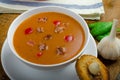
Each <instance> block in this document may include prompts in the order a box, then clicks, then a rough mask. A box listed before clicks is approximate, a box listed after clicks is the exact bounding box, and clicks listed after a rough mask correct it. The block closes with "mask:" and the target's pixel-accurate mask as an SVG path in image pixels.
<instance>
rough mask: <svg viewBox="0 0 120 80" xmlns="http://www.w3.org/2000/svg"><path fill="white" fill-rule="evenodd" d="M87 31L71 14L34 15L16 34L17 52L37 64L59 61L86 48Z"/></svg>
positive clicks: (25, 21)
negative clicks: (84, 46) (85, 32)
mask: <svg viewBox="0 0 120 80" xmlns="http://www.w3.org/2000/svg"><path fill="white" fill-rule="evenodd" d="M84 41H85V34H84V31H83V29H82V27H81V25H80V24H79V23H78V22H77V21H76V20H74V19H73V18H72V17H70V16H67V15H65V14H61V13H56V12H45V13H39V14H35V15H33V16H31V17H29V18H27V19H26V20H24V21H23V22H22V23H21V24H20V25H19V27H18V28H17V29H16V32H15V34H14V39H13V43H14V47H15V50H16V52H17V53H18V55H20V56H21V57H22V58H24V59H25V60H27V61H30V62H33V63H37V64H44V65H47V64H56V63H61V62H64V61H66V60H69V59H71V58H72V57H74V56H75V55H77V54H78V53H79V52H80V50H81V49H82V48H83V45H84Z"/></svg>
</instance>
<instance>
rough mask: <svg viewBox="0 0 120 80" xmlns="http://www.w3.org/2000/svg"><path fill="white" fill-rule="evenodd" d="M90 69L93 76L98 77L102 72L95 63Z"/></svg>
mask: <svg viewBox="0 0 120 80" xmlns="http://www.w3.org/2000/svg"><path fill="white" fill-rule="evenodd" d="M88 69H89V71H90V73H91V74H93V75H97V74H98V73H99V72H100V67H99V64H98V63H97V62H93V63H91V64H90V65H89V66H88Z"/></svg>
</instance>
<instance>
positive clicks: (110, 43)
mask: <svg viewBox="0 0 120 80" xmlns="http://www.w3.org/2000/svg"><path fill="white" fill-rule="evenodd" d="M117 24H118V20H116V19H114V20H113V26H112V29H111V32H110V35H109V36H106V37H104V38H103V39H102V40H101V41H100V42H99V43H98V46H97V49H98V52H99V54H100V55H101V56H102V57H103V58H105V59H109V60H116V59H117V58H118V57H119V56H120V39H118V38H117V37H116V25H117Z"/></svg>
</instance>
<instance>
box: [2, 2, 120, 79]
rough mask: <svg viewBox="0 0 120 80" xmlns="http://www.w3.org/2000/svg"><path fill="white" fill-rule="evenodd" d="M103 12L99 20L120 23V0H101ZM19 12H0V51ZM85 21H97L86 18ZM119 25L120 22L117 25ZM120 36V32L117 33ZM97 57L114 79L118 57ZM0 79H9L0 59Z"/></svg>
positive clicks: (118, 64)
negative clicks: (114, 58) (113, 59)
mask: <svg viewBox="0 0 120 80" xmlns="http://www.w3.org/2000/svg"><path fill="white" fill-rule="evenodd" d="M103 4H104V9H105V14H103V15H101V20H100V21H112V20H113V19H114V18H116V19H118V20H119V23H120V0H103ZM18 15H20V14H0V51H1V48H2V45H3V42H4V40H5V39H6V36H7V31H8V28H9V26H10V24H11V23H12V21H13V20H14V19H15V18H16V17H17V16H18ZM86 21H87V23H88V24H89V23H92V22H97V21H89V20H86ZM118 27H120V24H119V25H118ZM117 36H118V37H119V38H120V33H117ZM99 59H100V60H101V61H102V62H103V63H104V64H105V65H106V66H107V68H108V70H109V73H110V80H116V76H117V75H118V73H119V72H120V58H119V59H118V60H116V61H108V60H104V59H102V58H101V57H100V56H99ZM0 80H9V78H8V77H7V75H6V74H5V72H4V70H3V68H2V65H1V61H0Z"/></svg>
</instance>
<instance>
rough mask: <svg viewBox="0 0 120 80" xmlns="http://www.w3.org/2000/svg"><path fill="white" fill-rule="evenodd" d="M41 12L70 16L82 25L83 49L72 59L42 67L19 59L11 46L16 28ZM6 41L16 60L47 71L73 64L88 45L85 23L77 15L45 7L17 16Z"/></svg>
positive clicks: (66, 10) (60, 9)
mask: <svg viewBox="0 0 120 80" xmlns="http://www.w3.org/2000/svg"><path fill="white" fill-rule="evenodd" d="M41 12H58V13H63V14H66V15H68V16H71V17H72V18H74V19H75V20H76V21H78V22H79V23H80V24H81V25H82V28H83V30H84V32H85V44H84V47H83V49H82V50H81V51H80V52H79V53H78V54H77V55H76V56H75V57H73V58H71V59H69V60H67V61H65V62H62V63H58V64H52V65H43V64H35V63H32V62H29V61H27V60H25V59H23V58H22V57H20V56H19V55H18V54H17V52H16V50H15V48H14V45H13V37H14V33H15V31H16V29H17V27H18V26H19V25H20V23H21V22H23V21H24V20H25V19H27V18H28V17H30V16H32V15H34V14H37V13H41ZM7 40H8V44H9V46H10V49H11V50H12V52H13V54H14V55H15V56H16V57H17V58H18V59H20V60H21V61H22V62H24V63H26V64H28V65H30V66H32V67H38V68H48V69H51V68H54V69H55V68H58V67H63V66H65V65H67V64H69V63H71V62H73V61H74V60H75V59H76V58H78V57H79V56H80V55H81V54H82V53H83V52H84V50H85V48H86V46H87V44H88V41H89V29H88V26H87V23H86V22H85V20H84V19H83V18H82V17H81V16H80V15H78V14H76V13H74V12H72V11H70V10H68V9H66V8H63V7H57V6H45V7H37V8H34V9H31V10H28V11H26V12H24V13H23V14H21V15H20V16H18V17H17V18H16V19H15V20H14V21H13V22H12V24H11V25H10V28H9V30H8V34H7Z"/></svg>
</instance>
